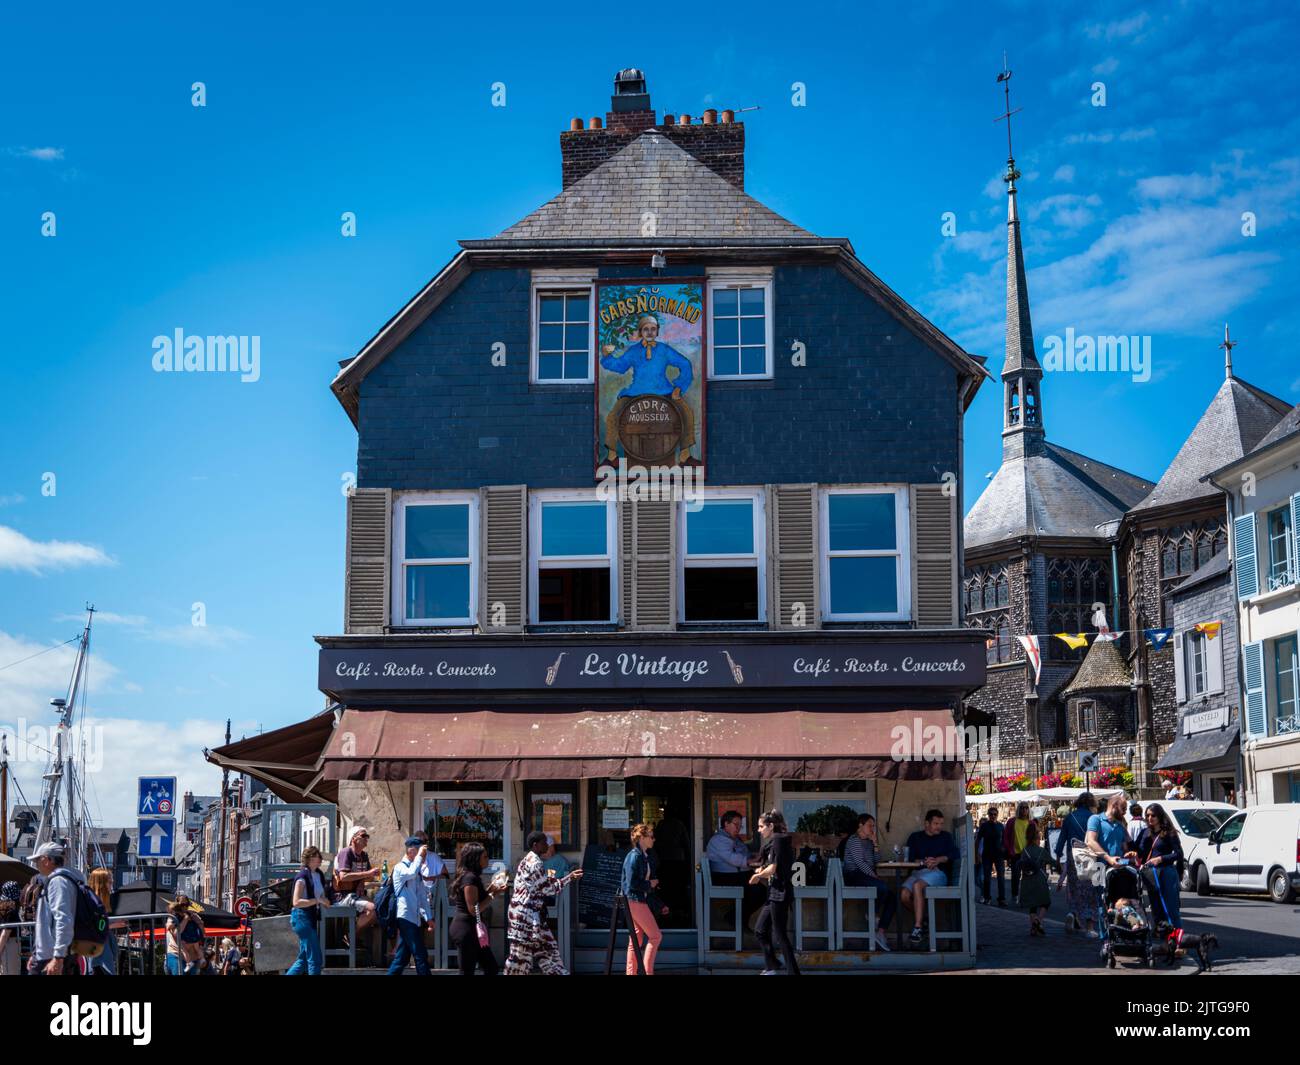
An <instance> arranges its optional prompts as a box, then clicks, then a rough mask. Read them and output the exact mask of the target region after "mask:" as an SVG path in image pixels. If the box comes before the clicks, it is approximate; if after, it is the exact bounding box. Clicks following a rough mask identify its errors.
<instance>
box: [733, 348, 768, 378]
mask: <svg viewBox="0 0 1300 1065" xmlns="http://www.w3.org/2000/svg"><path fill="white" fill-rule="evenodd" d="M740 350H741V355H740V372H741V373H748V374H761V373H767V349H766V348H741V349H740Z"/></svg>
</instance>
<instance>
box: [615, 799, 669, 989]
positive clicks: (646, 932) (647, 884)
mask: <svg viewBox="0 0 1300 1065" xmlns="http://www.w3.org/2000/svg"><path fill="white" fill-rule="evenodd" d="M654 842H655V835H654V832H653V831H652V830H651V828H650V826H649V825H646V824H641V825H637V826H636V827H635V828H634V829H632V849H631V850H630V851H628V852H627V857H626V858H624V859H623V879H622V883H621V884H620V890H621V891H622V893H623V895H624V896H625V897H626V898H627V908H628V910H629V911H630V912H631V915H632V934H631V935H630V936H628V938H627V975H628V976H635V975H637V955H638V953H640V954H641V959H642V964H643V965H644V966H645V974H646V976H653V975H654V971H655V955H656V954H658V953H659V943H660V941H661V940H662V939H663V933H662V932H660V931H659V922H658V921H656V920H655V915H654V913H653V911H652V910H651V909H650V899H651V896H652V895H653V894H654V889H655V888H657V887H658V886H659V881H658V880H655V879H653V871H652V868H651V865H650V856H649V854H647V853H646V852H647V851H649V850H650V848H651V847H653V846H654Z"/></svg>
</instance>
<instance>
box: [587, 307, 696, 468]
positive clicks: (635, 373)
mask: <svg viewBox="0 0 1300 1065" xmlns="http://www.w3.org/2000/svg"><path fill="white" fill-rule="evenodd" d="M636 334H637V339H636V340H635V341H634V342H633V343H632V344H630V345H629V346H628V348H627V350H626V351H624V352H623V354H622V355H619V356H615V355H614V353H613V352H614V348H613V345H609V344H607V345H605V347H604V348H603V349H602V350H603V351H604V352H605V355H604V357H603V358H601V360H600V365H601V366H602V367H604V368H605V369H606V370H612V371H613V372H614V373H627V372H628V370H631V371H632V382H631V384H629V385H628V386H627V387H626V388H624V389H623V391H622V392H620V393H619V394H618V398H617V399H616V400H615V401H614V406H613V407H612V408H611V409H610V412H609V414H607V415H606V416H605V450H606V453H607V456H608V460H609V461H610V462H617V461H618V451H617V448H618V416H619V415H620V414H622V413H623V408H624V407H626V406H627V404H628V401H629V400H632V399H635V398H636V397H638V396H664V397H666V398H669V399H671V401H672V404H673V406H674V407H676V408H677V411H678V413H679V414H681V416H682V435H681V440H680V441H679V443H678V447H679V449H680V455H679V457H678V461H679V462H686V460H687V459H689V458H690V457H691V445H692V444H693V443H695V418H694V416H693V415H692V414H691V407H690V404H689V403H687V402H686V400H685V399H683V398H682V393H684V392H686V391H687V390H689V389H690V387H691V381H692V380H693V379H694V376H695V372H694V371H693V370H692V369H691V363H690V360H689V359H688V358H686V356H685V355H683V354H682V353H681V352H679V351H677V350H676V349H675V348H672V347H670V346H669V345H667V344H665V343H663V342H662V341H660V340H659V319H657V318H656V317H654V315H651V314H647V315H643V316H642V317H641V318H640V319H639V320H638V321H637V323H636ZM669 367H674V368H676V370H677V375H676V376H675V377H674V378H673V379H672V380H669V378H668V369H669Z"/></svg>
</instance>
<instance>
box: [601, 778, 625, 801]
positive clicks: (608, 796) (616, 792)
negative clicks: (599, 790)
mask: <svg viewBox="0 0 1300 1065" xmlns="http://www.w3.org/2000/svg"><path fill="white" fill-rule="evenodd" d="M605 805H606V806H626V805H627V781H626V780H607V781H605Z"/></svg>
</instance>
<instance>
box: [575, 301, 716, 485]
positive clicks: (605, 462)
mask: <svg viewBox="0 0 1300 1065" xmlns="http://www.w3.org/2000/svg"><path fill="white" fill-rule="evenodd" d="M596 307H597V315H598V317H597V320H596V343H597V346H598V347H599V349H600V350H599V356H600V357H599V359H598V360H597V365H598V369H597V371H596V471H597V476H598V477H599V475H600V470H601V467H604V466H617V465H618V464H619V462H620V460H623V461H625V462H626V464H627V465H628V466H629V467H632V466H643V467H656V466H658V467H672V466H702V465H703V464H704V284H703V281H702V280H700V281H662V280H656V281H653V282H623V283H619V284H602V285H598V286H597V288H596Z"/></svg>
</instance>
